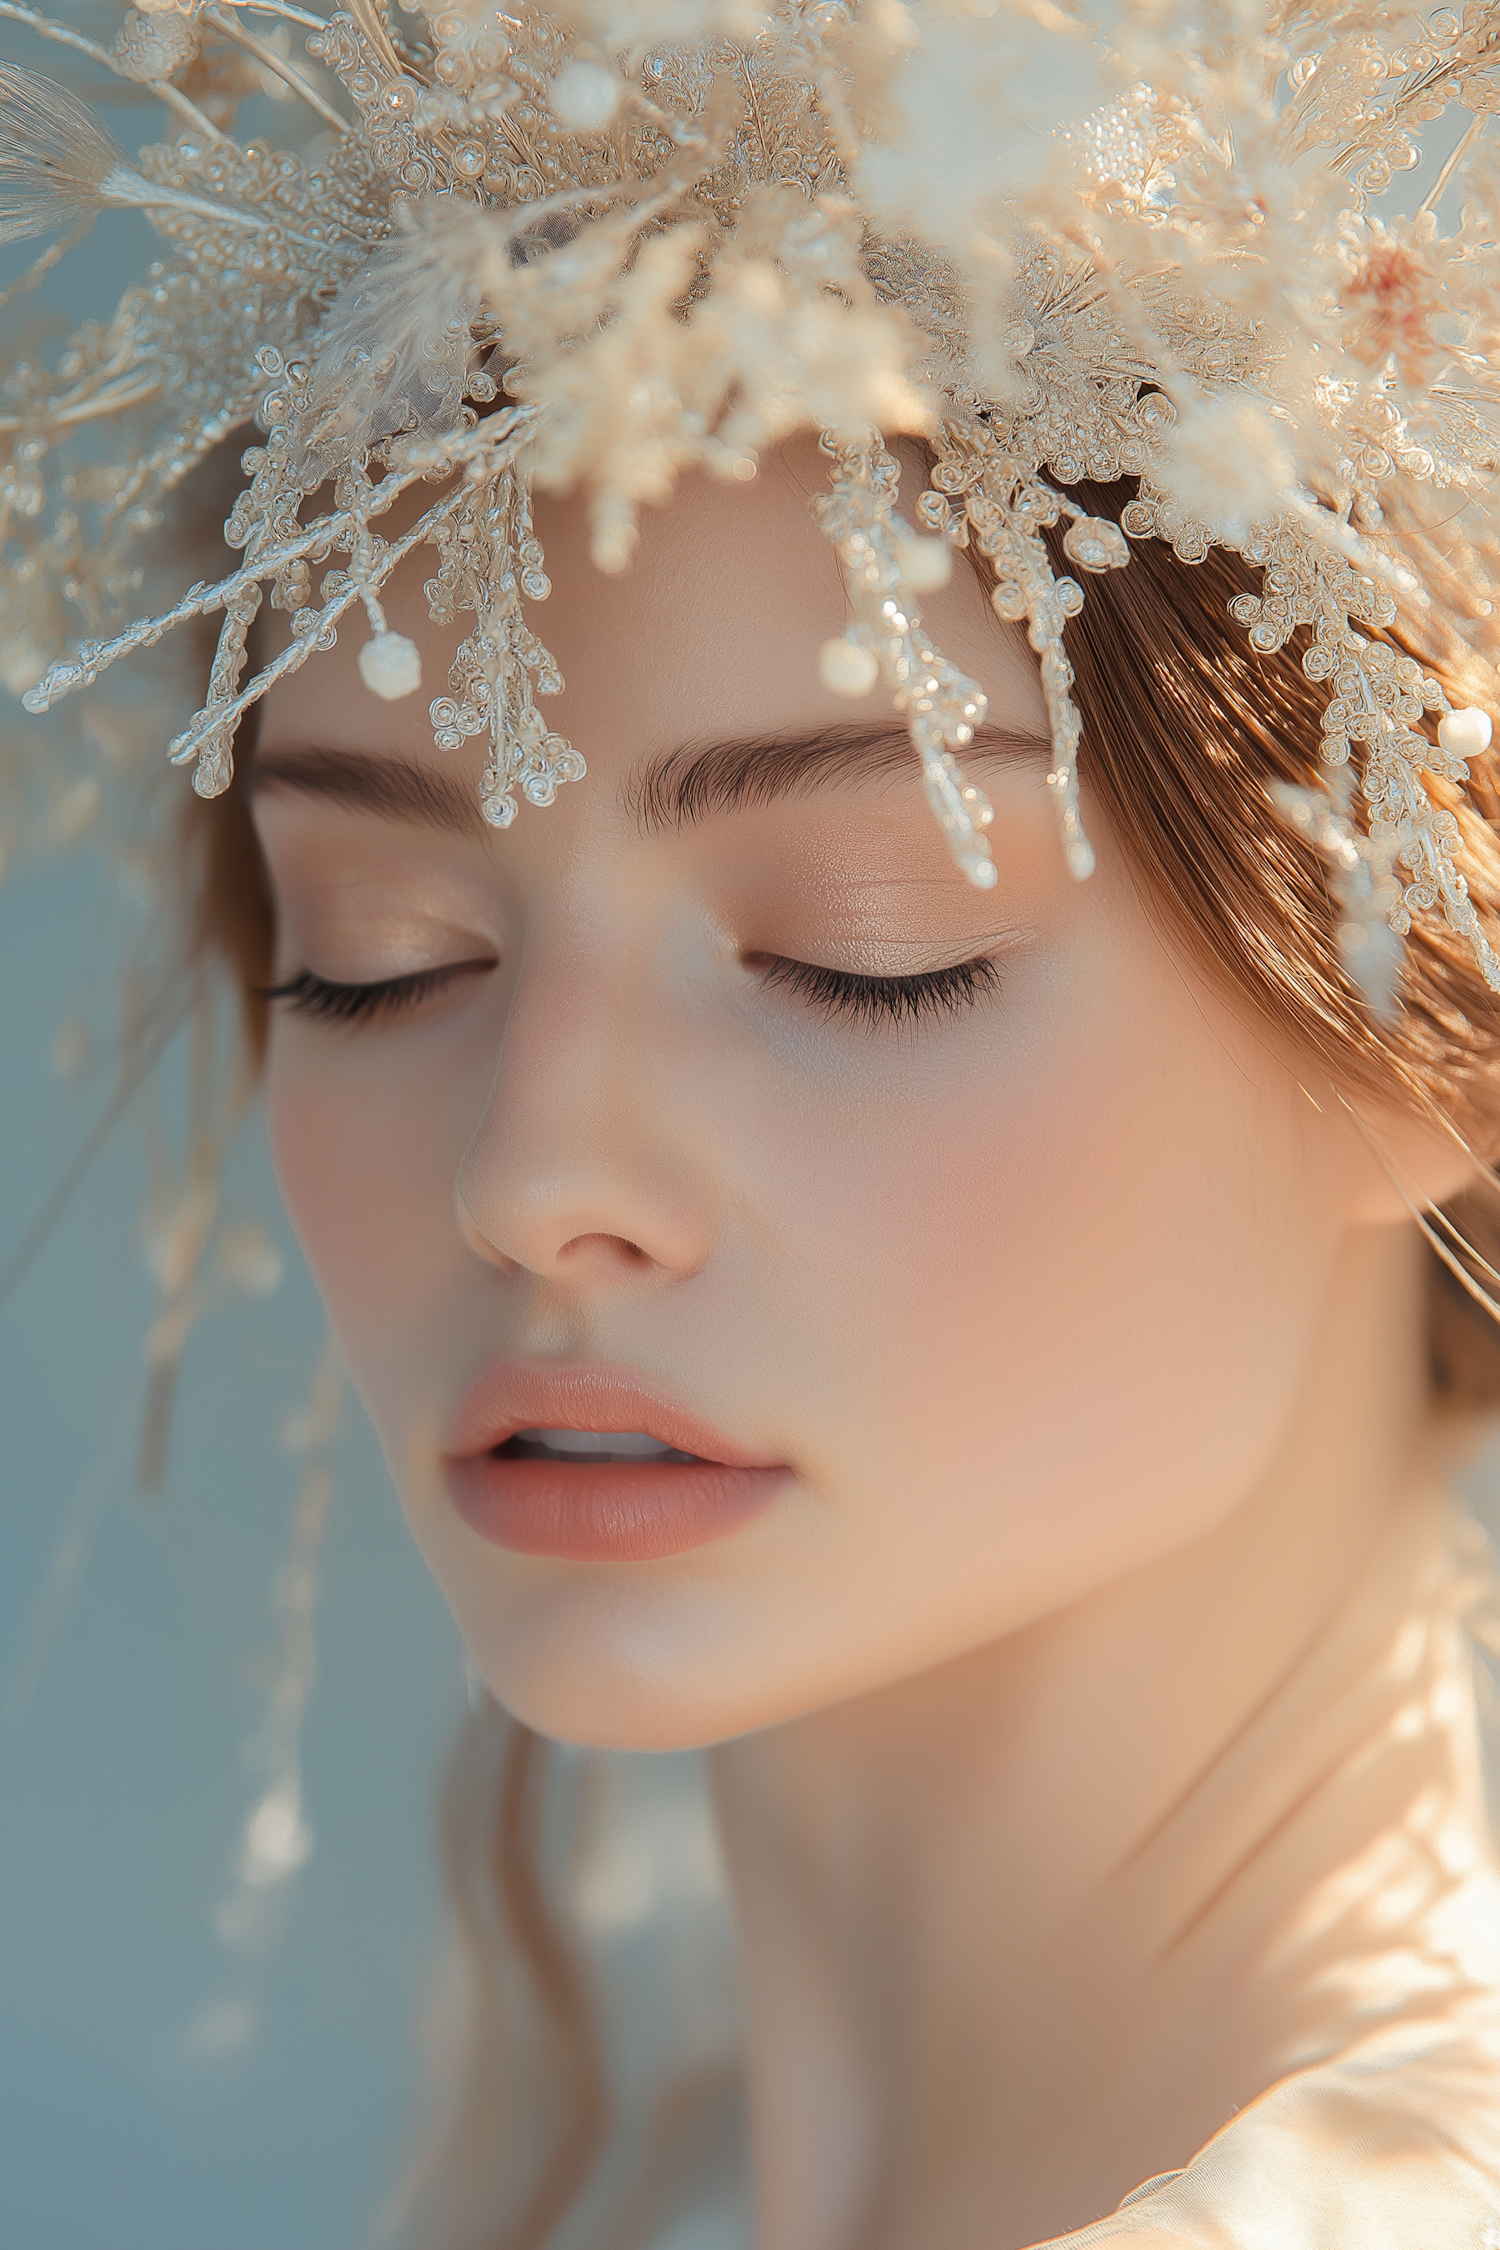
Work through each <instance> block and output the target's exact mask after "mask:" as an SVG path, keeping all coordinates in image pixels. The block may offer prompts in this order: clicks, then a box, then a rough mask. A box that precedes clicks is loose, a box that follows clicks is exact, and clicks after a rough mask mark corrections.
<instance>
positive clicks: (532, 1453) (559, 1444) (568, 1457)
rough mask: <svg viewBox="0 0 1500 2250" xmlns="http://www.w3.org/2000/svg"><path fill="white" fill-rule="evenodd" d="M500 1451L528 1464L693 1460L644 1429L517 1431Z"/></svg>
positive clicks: (687, 1454)
mask: <svg viewBox="0 0 1500 2250" xmlns="http://www.w3.org/2000/svg"><path fill="white" fill-rule="evenodd" d="M503 1450H504V1451H505V1452H507V1453H515V1454H519V1455H520V1456H521V1457H522V1458H523V1459H525V1460H532V1461H538V1460H540V1461H546V1460H551V1461H696V1460H697V1458H698V1456H697V1454H696V1453H682V1452H680V1451H679V1450H678V1448H677V1447H676V1446H673V1445H666V1444H664V1443H663V1441H662V1440H661V1439H660V1438H654V1437H651V1436H649V1435H648V1434H647V1433H646V1431H644V1430H537V1429H531V1430H517V1431H516V1433H515V1436H514V1437H512V1438H510V1439H508V1440H507V1442H506V1444H505V1446H504V1448H503Z"/></svg>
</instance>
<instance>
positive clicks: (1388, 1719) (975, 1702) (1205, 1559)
mask: <svg viewBox="0 0 1500 2250" xmlns="http://www.w3.org/2000/svg"><path fill="white" fill-rule="evenodd" d="M1419 1322H1420V1277H1419V1274H1418V1272H1417V1269H1416V1261H1415V1243H1414V1239H1409V1230H1405V1229H1399V1230H1398V1229H1387V1230H1381V1231H1375V1230H1370V1231H1366V1232H1362V1233H1360V1234H1359V1235H1356V1236H1354V1237H1351V1240H1350V1243H1349V1246H1348V1250H1347V1253H1346V1255H1345V1256H1344V1258H1343V1260H1342V1263H1341V1266H1340V1270H1339V1272H1338V1274H1337V1275H1336V1278H1335V1281H1334V1285H1333V1290H1332V1295H1331V1301H1330V1305H1329V1309H1328V1318H1327V1319H1326V1320H1325V1322H1324V1324H1323V1342H1322V1345H1321V1347H1320V1351H1319V1354H1318V1356H1317V1364H1316V1365H1315V1366H1314V1367H1313V1368H1312V1369H1311V1370H1310V1377H1309V1382H1308V1385H1307V1392H1306V1398H1305V1402H1304V1405H1303V1408H1302V1410H1301V1412H1300V1414H1299V1416H1298V1419H1297V1423H1296V1426H1295V1427H1294V1429H1293V1431H1292V1432H1291V1434H1290V1437H1289V1441H1288V1444H1287V1446H1286V1447H1285V1449H1284V1451H1283V1455H1282V1457H1281V1459H1280V1460H1279V1462H1278V1463H1277V1465H1276V1467H1275V1469H1274V1470H1273V1472H1272V1473H1271V1474H1270V1475H1269V1476H1268V1477H1267V1479H1266V1480H1265V1482H1264V1483H1263V1484H1262V1485H1261V1487H1259V1488H1258V1489H1257V1490H1256V1491H1255V1492H1254V1493H1253V1494H1252V1495H1250V1496H1249V1497H1248V1498H1247V1499H1246V1501H1245V1502H1244V1504H1243V1505H1242V1506H1241V1507H1240V1508H1239V1509H1238V1510H1237V1511H1236V1513H1235V1514H1234V1515H1233V1517H1232V1518H1231V1519H1230V1520H1228V1521H1226V1522H1225V1523H1224V1524H1223V1525H1222V1526H1221V1527H1220V1528H1219V1529H1218V1530H1217V1531H1215V1532H1214V1533H1213V1534H1212V1535H1211V1536H1210V1537H1208V1538H1206V1539H1203V1540H1201V1541H1199V1542H1198V1543H1197V1544H1196V1545H1194V1546H1193V1547H1192V1548H1191V1549H1190V1550H1188V1551H1185V1552H1182V1553H1179V1554H1177V1555H1175V1556H1173V1557H1171V1558H1169V1559H1167V1560H1165V1561H1163V1562H1161V1563H1159V1564H1157V1565H1154V1566H1152V1567H1151V1568H1150V1569H1147V1570H1144V1571H1142V1572H1140V1573H1138V1574H1136V1575H1135V1576H1133V1577H1132V1578H1130V1579H1129V1580H1127V1581H1123V1582H1120V1583H1118V1584H1115V1585H1113V1586H1111V1587H1108V1588H1106V1589H1104V1590H1103V1591H1101V1592H1100V1593H1098V1594H1097V1595H1095V1596H1092V1597H1091V1598H1090V1599H1088V1600H1087V1601H1085V1602H1082V1603H1079V1604H1077V1605H1075V1606H1074V1607H1072V1608H1070V1609H1068V1610H1066V1611H1064V1612H1061V1613H1059V1614H1057V1615H1055V1616H1053V1617H1049V1618H1046V1619H1044V1620H1042V1621H1040V1622H1038V1623H1036V1624H1034V1625H1032V1626H1030V1627H1029V1628H1027V1629H1026V1630H1025V1631H1023V1632H1019V1633H1016V1634H1014V1635H1012V1636H1010V1637H1009V1638H1007V1639H1006V1640H1004V1641H1003V1642H999V1643H995V1644H992V1645H990V1646H987V1647H984V1648H981V1649H978V1650H975V1651H973V1652H972V1653H970V1654H968V1655H966V1656H964V1657H962V1658H960V1659H958V1660H957V1661H954V1662H952V1663H950V1664H947V1665H945V1666H943V1667H941V1668H940V1669H938V1670H935V1671H932V1672H929V1673H926V1674H924V1675H922V1676H920V1677H919V1678H916V1679H911V1680H906V1681H902V1682H900V1683H898V1684H897V1685H895V1686H892V1687H889V1688H886V1689H883V1690H881V1691H880V1692H878V1693H875V1694H871V1695H868V1696H864V1697H861V1698H859V1699H858V1700H856V1701H853V1702H850V1703H848V1704H844V1705H841V1706H839V1707H836V1708H834V1709H831V1710H827V1711H823V1712H818V1713H815V1714H814V1715H812V1716H810V1717H808V1718H805V1719H800V1720H797V1721H795V1722H793V1723H791V1724H788V1725H785V1726H782V1727H779V1728H775V1729H772V1730H769V1731H767V1732H766V1733H764V1734H760V1735H756V1736H751V1737H748V1738H746V1739H745V1740H743V1741H740V1742H736V1743H732V1744H729V1745H727V1746H726V1747H724V1748H722V1749H720V1750H718V1751H716V1752H715V1753H714V1773H715V1785H716V1791H717V1800H718V1806H719V1815H720V1824H721V1830H722V1834H723V1841H724V1848H725V1853H726V1858H727V1863H728V1867H729V1872H730V1881H731V1888H732V1892H733V1896H734V1902H735V1909H736V1914H737V1918H738V1923H739V1930H740V1939H741V1948H742V1962H743V1970H744V1982H745V1991H746V1994H747V2067H748V2073H749V2092H750V2118H751V2129H752V2140H753V2151H754V2156H753V2162H754V2169H755V2181H756V2190H757V2202H758V2211H759V2219H760V2230H761V2234H760V2239H761V2241H762V2243H763V2245H764V2246H765V2250H847V2246H848V2245H851V2244H859V2245H860V2246H861V2250H865V2246H875V2245H878V2246H880V2250H915V2246H916V2245H918V2244H921V2245H922V2250H950V2246H951V2250H960V2246H967V2245H972V2243H974V2242H975V2241H980V2240H983V2241H989V2242H994V2243H996V2244H999V2245H1004V2244H1006V2243H1011V2244H1020V2243H1026V2242H1034V2241H1038V2240H1040V2239H1043V2238H1045V2237H1046V2236H1049V2235H1053V2234H1057V2233H1062V2232H1065V2231H1067V2230H1068V2229H1070V2228H1073V2227H1076V2226H1080V2225H1082V2224H1084V2223H1086V2222H1087V2221H1088V2220H1089V2219H1091V2218H1094V2217H1097V2216H1098V2215H1100V2214H1101V2213H1102V2212H1103V2211H1106V2210H1109V2209H1112V2208H1113V2207H1114V2205H1115V2204H1116V2203H1117V2202H1118V2201H1119V2199H1120V2197H1121V2195H1123V2194H1125V2193H1127V2192H1128V2191H1129V2190H1130V2189H1131V2188H1132V2187H1134V2186H1135V2185H1136V2184H1137V2183H1138V2182H1139V2181H1140V2180H1142V2179H1143V2178H1145V2177H1147V2176H1149V2175H1150V2174H1152V2173H1155V2172H1159V2171H1165V2170H1170V2169H1174V2168H1176V2167H1178V2166H1180V2165H1183V2164H1185V2163H1186V2162H1187V2161H1188V2159H1189V2157H1190V2156H1192V2154H1193V2153H1194V2151H1195V2150H1196V2149H1197V2148H1198V2147H1199V2146H1200V2145H1201V2144H1202V2142H1203V2141H1205V2140H1206V2139H1207V2138H1208V2137H1209V2136H1210V2135H1211V2134H1212V2133H1213V2132H1215V2131H1216V2130H1217V2129H1218V2128H1219V2126H1221V2125H1222V2124H1223V2123H1224V2122H1225V2121H1226V2119H1227V2118H1228V2117H1229V2116H1230V2115H1231V2114H1232V2113H1233V2112H1234V2111H1235V2110H1236V2109H1237V2108H1239V2107H1240V2106H1242V2105H1243V2104H1244V2103H1245V2102H1247V2101H1249V2100H1251V2099H1253V2098H1254V2096H1255V2095H1257V2094H1258V2093H1260V2092H1261V2091H1262V2090H1263V2089H1264V2088H1265V2087H1266V2086H1268V2085H1269V2084H1271V2083H1272V2082H1273V2081H1274V2080H1275V2079H1276V2078H1278V2077H1280V2076H1281V2075H1283V2074H1284V2073H1285V2072H1286V2071H1287V2070H1289V2069H1292V2068H1295V2067H1298V2066H1299V2065H1302V2064H1305V2063H1307V2062H1310V2061H1315V2060H1318V2059H1320V2058H1322V2057H1326V2056H1328V2055H1331V2054H1335V2053H1337V2052H1339V2051H1340V2049H1341V2047H1345V2046H1347V2045H1348V2044H1349V2043H1350V2040H1351V2039H1352V2037H1353V2035H1354V2034H1353V2026H1354V2023H1355V2019H1356V2016H1357V2015H1358V2013H1359V2010H1360V2009H1361V2007H1364V2008H1366V2009H1368V1993H1369V1989H1370V1987H1369V1982H1368V1977H1369V1975H1370V1974H1371V1973H1373V1958H1374V1954H1375V1953H1379V1954H1380V1955H1381V1956H1382V1957H1383V1958H1384V1959H1385V1960H1386V1962H1387V1970H1386V1972H1385V1973H1386V1975H1387V1979H1388V1976H1389V1962H1390V1960H1391V1959H1392V1958H1394V1957H1396V1955H1397V1954H1398V1952H1399V1945H1398V1944H1397V1943H1396V1942H1395V1941H1393V1939H1392V1936H1391V1933H1390V1931H1389V1929H1388V1928H1387V1927H1386V1926H1385V1925H1384V1924H1383V1923H1382V1924H1381V1926H1380V1928H1379V1929H1378V1931H1377V1930H1376V1927H1375V1917H1374V1916H1373V1915H1371V1916H1369V1917H1367V1918H1362V1917H1361V1915H1360V1914H1358V1913H1354V1912H1351V1911H1349V1910H1347V1907H1344V1908H1341V1910H1340V1911H1339V1912H1338V1913H1337V1914H1331V1913H1330V1912H1327V1911H1323V1912H1319V1911H1317V1909H1316V1903H1315V1902H1316V1901H1317V1899H1318V1898H1319V1897H1323V1898H1325V1899H1332V1898H1333V1897H1334V1895H1335V1889H1334V1888H1331V1887H1336V1886H1338V1885H1339V1883H1340V1881H1341V1880H1342V1883H1343V1886H1344V1890H1345V1891H1347V1887H1348V1883H1349V1880H1350V1871H1351V1870H1352V1869H1354V1868H1355V1867H1356V1865H1357V1863H1358V1862H1359V1860H1360V1859H1361V1856H1362V1855H1365V1854H1368V1853H1369V1852H1370V1851H1371V1850H1372V1848H1373V1847H1374V1846H1375V1843H1376V1841H1377V1839H1380V1840H1382V1841H1383V1842H1384V1843H1386V1844H1388V1843H1389V1841H1390V1838H1391V1836H1392V1835H1393V1834H1397V1833H1402V1832H1403V1830H1402V1821H1403V1813H1404V1811H1405V1809H1406V1808H1408V1807H1409V1806H1410V1805H1411V1804H1413V1803H1414V1802H1415V1800H1416V1798H1417V1797H1421V1798H1422V1799H1423V1801H1424V1802H1425V1803H1426V1804H1427V1805H1428V1806H1429V1808H1430V1807H1431V1805H1432V1804H1433V1803H1434V1802H1435V1801H1437V1802H1440V1804H1441V1806H1442V1807H1443V1808H1445V1810H1444V1817H1445V1818H1446V1819H1448V1820H1449V1822H1450V1824H1451V1823H1456V1824H1457V1825H1458V1827H1459V1828H1461V1829H1464V1830H1465V1832H1466V1833H1468V1834H1469V1835H1470V1839H1471V1841H1472V1837H1473V1835H1475V1834H1477V1827H1478V1822H1479V1818H1480V1815H1479V1812H1478V1791H1477V1786H1476V1785H1475V1783H1474V1777H1473V1771H1472V1766H1473V1760H1472V1757H1471V1756H1470V1747H1469V1744H1468V1739H1467V1734H1466V1731H1465V1712H1466V1709H1467V1704H1466V1699H1465V1697H1464V1696H1463V1695H1462V1694H1460V1695H1459V1696H1457V1697H1456V1698H1455V1697H1453V1696H1449V1697H1447V1698H1446V1702H1445V1699H1444V1698H1441V1697H1438V1698H1434V1697H1432V1696H1431V1695H1427V1696H1426V1697H1425V1698H1424V1697H1416V1698H1414V1697H1413V1696H1412V1694H1411V1685H1412V1683H1411V1681H1410V1680H1409V1679H1406V1678H1405V1675H1404V1674H1401V1665H1402V1664H1405V1666H1406V1669H1407V1671H1408V1672H1409V1671H1410V1668H1411V1666H1412V1664H1417V1665H1418V1666H1419V1667H1420V1665H1421V1664H1422V1663H1423V1662H1424V1661H1425V1662H1426V1663H1427V1664H1428V1666H1429V1668H1430V1667H1431V1666H1432V1665H1434V1664H1438V1665H1442V1664H1446V1665H1447V1667H1448V1669H1449V1671H1450V1672H1452V1671H1461V1668H1462V1657H1461V1655H1460V1653H1459V1639H1460V1636H1459V1635H1458V1633H1457V1631H1456V1629H1455V1630H1453V1631H1450V1632H1449V1633H1448V1634H1447V1636H1446V1638H1444V1636H1442V1635H1438V1636H1436V1637H1434V1635H1432V1634H1431V1633H1428V1634H1427V1635H1426V1636H1425V1638H1424V1636H1423V1634H1422V1633H1420V1632H1419V1633H1418V1634H1417V1635H1416V1637H1415V1639H1413V1636H1412V1634H1411V1632H1410V1631H1409V1630H1408V1631H1405V1632H1404V1633H1403V1628H1404V1627H1409V1626H1410V1624H1411V1621H1412V1620H1413V1618H1414V1617H1416V1616H1418V1615H1420V1616H1421V1617H1423V1618H1425V1619H1427V1620H1429V1621H1430V1620H1431V1618H1432V1617H1433V1616H1434V1614H1436V1612H1438V1611H1439V1610H1441V1609H1442V1608H1443V1606H1444V1604H1445V1603H1447V1605H1448V1608H1449V1610H1450V1611H1451V1608H1452V1601H1451V1599H1450V1595H1451V1581H1452V1572H1451V1568H1450V1566H1449V1564H1448V1562H1447V1555H1448V1549H1449V1546H1450V1539H1449V1533H1448V1526H1447V1520H1446V1515H1445V1510H1444V1507H1443V1504H1442V1502H1441V1500H1440V1498H1439V1497H1438V1496H1437V1494H1436V1492H1435V1489H1434V1486H1433V1482H1432V1472H1431V1469H1430V1467H1429V1465H1428V1456H1427V1446H1426V1442H1425V1440H1426V1426H1427V1425H1426V1410H1425V1402H1424V1399H1423V1397H1422V1395H1421V1392H1420V1390H1419V1387H1418V1383H1417V1381H1416V1377H1415V1371H1417V1370H1420V1368H1421V1364H1422V1354H1421V1338H1420V1326H1419ZM1445 1589H1447V1591H1445ZM1403 1651H1404V1654H1402V1653H1401V1652H1403ZM1424 1651H1425V1656H1424V1653H1423V1652H1424ZM1444 1652H1446V1653H1444ZM1393 1667H1394V1668H1393ZM1398 1674H1400V1675H1401V1676H1400V1677H1399V1678H1398ZM1393 1698H1394V1701H1393ZM1468 1700H1469V1702H1471V1700H1472V1699H1471V1698H1470V1699H1468ZM1403 1703H1404V1704H1405V1708H1406V1711H1407V1718H1406V1721H1405V1722H1404V1723H1403V1724H1402V1725H1400V1726H1398V1724H1397V1719H1398V1716H1399V1712H1398V1706H1399V1705H1401V1704H1403ZM1414 1708H1420V1710H1421V1720H1420V1724H1419V1725H1418V1727H1417V1728H1416V1731H1415V1733H1414V1732H1413V1726H1412V1723H1411V1717H1410V1714H1411V1711H1412V1710H1413V1709H1414ZM1444 1710H1446V1711H1447V1713H1448V1715H1447V1716H1446V1717H1445V1716H1443V1712H1444ZM1455 1711H1456V1713H1457V1715H1456V1716H1454V1712H1455ZM1339 1895H1340V1896H1342V1895H1343V1894H1342V1893H1340V1894H1339ZM1414 1911H1415V1909H1414ZM1387 1988H1388V1987H1387V1986H1382V1987H1381V1990H1382V1991H1383V1992H1384V1991H1386V1990H1387ZM1364 2020H1365V2021H1367V2020H1368V2017H1367V2016H1366V2018H1365V2019H1364Z"/></svg>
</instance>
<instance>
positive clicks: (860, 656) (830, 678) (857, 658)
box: [818, 635, 880, 695]
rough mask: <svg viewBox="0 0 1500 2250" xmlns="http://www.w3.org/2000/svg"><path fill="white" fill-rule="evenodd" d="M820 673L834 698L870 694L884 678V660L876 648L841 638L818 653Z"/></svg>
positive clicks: (827, 644)
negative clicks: (881, 663) (876, 651)
mask: <svg viewBox="0 0 1500 2250" xmlns="http://www.w3.org/2000/svg"><path fill="white" fill-rule="evenodd" d="M818 673H819V676H820V678H821V679H822V682H823V685H824V687H826V688H828V689H829V690H831V692H832V693H833V694H834V695H868V694H869V692H870V690H871V688H872V687H873V686H874V685H875V682H876V681H877V680H878V679H879V677H880V659H879V658H878V657H877V656H876V654H875V652H874V650H873V649H868V648H865V647H863V646H862V644H861V643H860V642H859V641H847V640H845V639H844V638H843V637H842V635H841V636H840V637H839V639H837V640H835V641H825V642H824V643H823V646H822V648H821V649H820V650H819V651H818Z"/></svg>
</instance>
